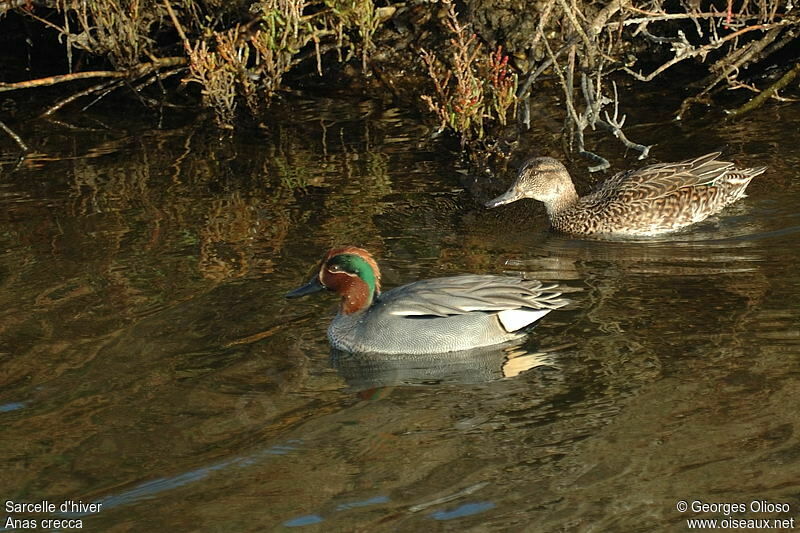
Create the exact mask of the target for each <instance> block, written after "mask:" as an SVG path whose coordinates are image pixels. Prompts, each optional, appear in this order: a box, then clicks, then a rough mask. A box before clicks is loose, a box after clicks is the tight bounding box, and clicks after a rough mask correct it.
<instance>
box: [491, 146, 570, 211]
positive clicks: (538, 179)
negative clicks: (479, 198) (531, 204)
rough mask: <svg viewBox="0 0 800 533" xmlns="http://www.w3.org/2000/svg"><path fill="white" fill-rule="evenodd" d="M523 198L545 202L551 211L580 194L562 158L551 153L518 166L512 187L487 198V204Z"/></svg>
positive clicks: (504, 202)
mask: <svg viewBox="0 0 800 533" xmlns="http://www.w3.org/2000/svg"><path fill="white" fill-rule="evenodd" d="M523 198H533V199H534V200H539V201H540V202H544V204H545V206H547V208H548V211H551V207H556V206H561V205H564V204H567V203H574V202H575V201H577V199H578V195H577V193H576V192H575V186H574V185H573V184H572V179H571V178H570V177H569V172H567V169H566V167H564V165H562V164H561V162H560V161H558V160H557V159H553V158H552V157H534V158H532V159H528V161H526V162H525V164H524V165H522V168H520V169H519V173H518V174H517V179H516V181H514V184H513V185H512V186H511V188H510V189H508V191H506V192H505V193H504V194H502V195H500V196H498V197H497V198H495V199H494V200H490V201H488V202H486V207H488V208H490V209H491V208H493V207H497V206H499V205H504V204H510V203H511V202H516V201H517V200H521V199H523Z"/></svg>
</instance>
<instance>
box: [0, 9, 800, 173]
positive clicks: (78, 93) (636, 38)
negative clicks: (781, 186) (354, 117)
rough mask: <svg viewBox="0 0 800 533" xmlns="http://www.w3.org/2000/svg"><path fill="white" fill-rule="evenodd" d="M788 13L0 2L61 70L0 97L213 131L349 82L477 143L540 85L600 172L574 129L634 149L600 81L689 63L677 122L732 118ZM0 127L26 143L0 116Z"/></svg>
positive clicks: (15, 83) (797, 27)
mask: <svg viewBox="0 0 800 533" xmlns="http://www.w3.org/2000/svg"><path fill="white" fill-rule="evenodd" d="M795 11H796V10H795V8H794V6H793V4H792V3H791V2H786V1H783V0H712V1H708V0H700V1H694V2H681V3H674V2H667V1H665V0H649V1H646V2H644V3H637V4H634V3H633V2H632V0H616V1H613V2H607V1H599V2H588V1H586V2H576V1H575V0H539V1H537V2H526V1H522V0H507V1H502V2H498V1H493V0H467V1H465V2H464V3H460V4H455V3H454V2H453V0H441V1H439V2H433V1H429V0H412V1H410V2H393V1H391V0H387V1H386V2H385V3H384V4H383V5H380V6H378V5H376V4H375V3H374V2H373V0H261V1H247V0H240V1H231V2H224V1H221V0H208V1H205V2H202V1H200V0H181V1H180V2H179V1H176V0H86V1H82V2H77V1H75V0H51V1H41V2H37V1H32V0H6V1H5V2H0V33H5V34H6V35H10V36H11V37H10V39H11V40H12V41H13V42H16V44H17V48H18V49H19V50H22V49H24V48H25V47H26V46H31V47H37V46H43V45H42V43H43V42H46V41H47V40H48V39H49V40H50V41H49V42H50V43H52V42H53V37H54V36H55V37H57V38H58V42H59V44H58V46H59V47H62V48H63V50H64V54H63V56H62V57H63V59H61V58H59V59H58V63H59V64H62V65H63V66H62V67H58V68H59V69H60V70H61V72H59V73H58V74H57V75H52V74H49V73H50V72H52V70H53V68H54V66H53V65H52V64H50V65H47V71H48V75H43V76H35V75H34V73H35V72H36V71H37V65H32V64H30V59H28V62H29V64H28V65H25V66H24V68H18V69H17V71H18V72H24V74H22V75H19V74H17V75H15V74H11V72H12V70H11V69H9V70H8V71H5V70H6V69H5V68H4V65H7V64H8V63H9V61H10V59H4V58H0V92H3V91H19V90H23V89H32V88H35V87H42V86H50V85H56V84H69V85H67V86H68V87H70V91H69V92H68V93H67V96H65V97H62V98H60V99H58V100H56V101H54V102H52V103H51V104H50V106H49V107H48V108H47V109H46V110H45V111H44V114H46V115H48V114H53V113H55V112H56V111H58V110H59V109H61V108H63V107H64V106H67V105H71V104H76V103H79V102H80V103H81V104H83V105H84V106H85V107H88V106H89V105H92V104H93V103H95V102H96V101H99V100H101V99H103V98H104V97H106V96H107V95H109V94H112V93H123V92H126V93H127V94H134V95H135V96H136V98H137V99H139V100H140V101H141V102H142V103H143V104H144V105H147V106H153V107H158V106H174V105H181V106H187V105H188V106H191V105H200V106H203V107H205V108H208V109H211V110H213V112H214V115H215V117H216V121H217V123H218V124H219V126H221V127H225V128H228V127H232V126H233V124H235V123H236V121H237V118H239V117H243V116H251V117H253V118H255V120H257V121H260V120H263V117H264V116H265V111H266V109H267V108H268V106H269V105H270V102H271V101H272V100H273V99H274V98H275V96H276V95H277V94H279V92H280V91H283V90H287V89H289V88H293V87H306V86H307V87H312V88H313V87H315V86H320V85H321V83H320V82H322V83H326V84H328V85H327V87H329V86H330V83H341V82H342V81H343V80H344V81H350V82H352V81H354V80H355V81H358V82H360V83H362V88H363V89H365V90H370V91H373V92H375V91H383V93H384V94H385V93H386V92H391V93H392V95H393V96H394V98H396V99H398V100H400V101H403V102H405V103H410V104H414V105H418V106H420V107H421V108H422V109H423V110H425V111H427V112H430V113H431V114H432V115H433V117H434V118H435V120H437V121H438V123H439V126H440V129H442V130H444V129H446V130H449V131H452V132H454V133H455V134H457V135H458V136H459V137H460V139H461V140H462V144H466V145H470V146H471V147H473V148H475V147H478V146H480V147H482V148H486V147H487V146H491V143H489V142H486V141H487V140H489V139H491V138H492V137H493V136H497V135H498V133H497V132H498V131H499V130H498V129H497V127H500V128H501V129H502V127H503V126H506V125H509V124H512V123H517V124H519V125H520V126H522V127H523V128H529V127H531V120H532V119H531V106H532V100H534V99H536V98H539V97H540V96H541V95H542V94H545V92H546V91H551V90H552V89H555V90H556V91H558V92H559V93H560V94H561V98H560V105H562V106H563V110H564V118H565V132H566V137H565V138H566V140H567V141H568V143H569V146H570V147H572V149H573V150H574V151H576V152H578V153H580V154H582V155H583V156H585V157H586V158H588V159H589V160H591V161H593V163H594V166H593V167H592V169H595V170H597V169H601V168H605V167H606V166H607V165H608V163H607V162H606V161H605V159H604V158H602V157H601V156H599V155H596V154H594V153H592V152H590V151H589V150H588V149H587V148H586V146H585V140H584V133H585V131H586V130H587V128H591V129H596V128H598V127H599V128H601V129H604V130H607V131H608V132H609V133H611V134H612V135H613V136H614V137H616V138H617V139H619V140H620V141H621V142H623V143H624V144H625V145H626V146H627V147H629V148H631V149H634V150H636V151H638V152H640V153H641V157H646V156H647V154H648V150H649V147H648V146H644V145H642V144H637V143H635V142H632V141H630V140H628V138H627V137H626V135H625V133H624V132H623V129H622V128H623V126H624V123H625V115H624V113H623V112H622V111H623V109H624V102H621V101H620V100H621V98H620V91H618V87H617V85H618V84H624V85H626V87H627V88H630V87H634V88H636V87H637V86H639V85H642V84H647V83H649V82H651V81H653V80H656V79H665V78H667V77H668V76H669V74H670V73H671V72H673V71H675V70H676V68H677V67H678V65H679V64H682V65H686V66H691V67H694V68H692V69H684V71H682V72H681V76H682V77H683V79H684V83H683V86H685V87H686V86H688V87H689V88H690V92H689V93H688V94H687V96H686V98H685V99H684V101H683V102H682V104H681V105H680V106H678V107H677V108H676V109H675V110H674V111H675V114H676V116H677V117H681V116H684V115H685V114H687V113H690V112H693V111H694V110H695V109H697V108H698V107H697V104H709V103H715V102H716V103H719V102H720V100H721V99H719V97H720V96H724V97H725V98H724V101H723V102H722V103H723V105H724V106H726V107H734V106H736V105H741V107H740V108H739V109H738V110H736V111H735V112H734V113H733V116H740V115H742V114H743V113H745V112H747V111H750V110H751V109H754V108H757V107H758V106H760V105H763V103H764V101H765V100H767V99H769V98H782V96H781V95H780V93H779V89H781V90H790V91H791V90H792V88H793V86H792V83H791V82H792V81H793V80H794V79H795V77H796V76H797V74H798V69H797V67H796V64H797V61H798V54H799V52H798V33H800V17H798V16H797V14H796V13H795ZM26 19H27V21H26ZM20 21H26V22H24V23H21V22H20ZM30 21H32V22H33V23H34V24H31V23H30ZM32 26H33V27H34V28H38V32H36V31H34V32H32V31H31V29H30V28H31V27H32ZM6 39H9V37H6ZM26 42H27V43H30V44H29V45H26V44H24V43H26ZM51 46H52V44H51ZM29 55H30V54H29ZM14 57H15V58H16V61H20V60H22V59H21V58H24V57H25V56H24V54H15V56H14ZM51 63H52V60H51ZM38 67H39V68H40V69H41V67H42V65H38ZM25 76H28V79H20V77H25ZM687 76H690V77H691V79H688V78H687ZM192 87H196V88H197V89H198V90H197V91H193V90H192ZM731 90H733V91H736V92H738V93H744V94H747V95H748V96H747V97H745V98H738V99H736V98H731V97H730V96H728V95H729V94H730V91H731ZM192 94H196V95H197V99H196V101H194V102H193V101H192ZM85 107H84V108H85ZM0 129H3V130H4V131H6V132H7V133H8V134H9V135H10V136H12V137H13V138H15V140H16V141H17V142H18V144H20V146H21V147H24V148H27V147H26V145H25V144H24V142H23V140H22V139H20V138H19V137H18V136H16V135H15V134H14V132H13V130H12V129H11V128H10V127H9V126H8V125H7V124H5V123H4V122H2V120H1V119H0ZM478 141H480V143H478Z"/></svg>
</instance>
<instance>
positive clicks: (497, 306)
mask: <svg viewBox="0 0 800 533" xmlns="http://www.w3.org/2000/svg"><path fill="white" fill-rule="evenodd" d="M380 279H381V275H380V270H379V269H378V264H377V263H376V262H375V259H373V257H372V256H371V255H370V254H369V252H367V251H366V250H363V249H361V248H356V247H354V246H347V247H344V248H334V249H332V250H330V251H328V253H327V254H325V257H324V258H323V259H322V262H321V263H320V266H319V269H318V270H317V271H316V272H315V274H314V277H313V278H311V281H309V282H308V283H307V284H306V285H304V286H302V287H299V288H297V289H295V290H293V291H291V292H289V293H288V294H286V298H297V297H300V296H304V295H306V294H310V293H313V292H317V291H321V290H322V289H328V290H329V291H333V292H336V293H338V294H339V296H341V305H340V306H339V313H338V314H337V315H336V317H335V318H334V319H333V321H332V322H331V325H330V327H329V328H328V339H329V340H330V343H331V345H332V346H333V347H334V348H336V349H339V350H344V351H347V352H354V353H365V352H371V353H383V354H434V353H445V352H453V351H460V350H469V349H472V348H479V347H483V346H491V345H494V344H500V343H504V342H507V341H510V340H514V339H518V338H520V337H522V336H524V335H525V329H526V328H528V327H529V326H531V325H532V324H533V323H534V322H536V321H537V320H539V319H540V318H542V317H543V316H544V315H546V314H547V313H549V312H550V311H552V310H553V309H558V308H559V307H562V306H564V305H566V304H567V303H568V300H566V299H564V298H560V296H561V292H559V290H558V286H557V285H555V284H553V285H544V284H542V283H541V282H540V281H535V280H526V279H522V278H514V277H509V276H494V275H476V274H467V275H462V276H452V277H445V278H435V279H427V280H422V281H417V282H414V283H409V284H408V285H403V286H401V287H396V288H394V289H392V290H389V291H386V292H381V284H380Z"/></svg>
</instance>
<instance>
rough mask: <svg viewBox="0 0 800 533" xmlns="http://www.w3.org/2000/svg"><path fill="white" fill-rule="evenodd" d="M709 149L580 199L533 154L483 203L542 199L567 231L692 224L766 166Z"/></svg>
mask: <svg viewBox="0 0 800 533" xmlns="http://www.w3.org/2000/svg"><path fill="white" fill-rule="evenodd" d="M719 156H720V152H714V153H711V154H706V155H704V156H701V157H698V158H696V159H689V160H687V161H681V162H678V163H661V164H658V165H651V166H648V167H644V168H640V169H638V170H628V171H626V172H620V173H619V174H617V175H616V176H613V177H611V178H609V179H608V180H606V181H605V182H603V183H602V184H600V185H599V186H598V187H597V189H596V190H595V191H594V192H593V193H591V194H588V195H586V196H584V197H578V194H577V193H576V192H575V186H574V185H573V184H572V179H571V178H570V176H569V173H568V172H567V169H566V168H564V165H562V164H561V163H560V162H558V161H557V160H555V159H553V158H551V157H535V158H533V159H530V160H528V161H527V162H526V163H525V164H524V165H522V168H521V169H520V171H519V174H518V176H517V180H516V181H515V182H514V185H512V186H511V188H510V189H509V190H508V191H507V192H506V193H505V194H503V195H502V196H499V197H497V198H495V199H494V200H491V201H489V202H487V203H486V207H489V208H492V207H497V206H498V205H503V204H507V203H511V202H514V201H516V200H520V199H522V198H533V199H534V200H539V201H540V202H543V203H544V205H545V208H546V209H547V217H548V218H549V219H550V224H551V226H552V227H553V228H554V229H556V230H558V231H562V232H564V233H570V234H572V235H598V234H607V235H608V234H610V235H631V236H634V235H655V234H658V233H664V232H668V231H674V230H677V229H679V228H682V227H684V226H688V225H690V224H694V223H695V222H700V221H701V220H704V219H706V218H707V217H708V216H710V215H713V214H714V213H717V212H718V211H720V210H721V209H722V208H724V207H725V206H727V205H730V204H732V203H733V202H735V201H736V200H738V199H739V198H743V197H744V196H745V194H744V190H745V188H746V187H747V185H748V184H749V183H750V180H752V179H753V178H754V177H756V176H758V175H759V174H762V173H763V172H764V171H765V170H766V169H767V167H758V168H745V169H741V170H740V169H737V168H734V166H733V163H729V162H727V161H717V158H718V157H719Z"/></svg>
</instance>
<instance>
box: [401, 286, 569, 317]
mask: <svg viewBox="0 0 800 533" xmlns="http://www.w3.org/2000/svg"><path fill="white" fill-rule="evenodd" d="M431 281H436V280H431ZM415 285H423V286H420V287H415ZM424 285H427V286H424ZM457 285H460V286H457ZM404 289H407V290H404V291H402V293H399V294H397V295H393V297H392V298H390V299H389V301H388V302H387V304H388V306H389V309H387V310H388V311H389V312H390V313H391V314H393V315H399V316H440V317H444V316H452V315H463V314H466V313H471V312H475V311H485V312H493V311H507V310H514V309H530V310H540V309H548V310H550V309H557V308H559V307H562V306H564V305H566V304H567V303H568V301H567V300H566V299H562V298H559V296H561V293H560V292H557V291H555V289H556V285H549V286H544V285H542V283H541V282H538V281H531V280H519V281H517V280H511V281H508V280H505V279H503V278H499V279H498V278H493V279H491V278H490V279H488V280H486V279H474V280H472V281H471V282H469V283H463V284H462V283H456V284H453V283H449V282H448V280H443V283H442V284H441V285H440V284H428V283H425V284H422V283H420V284H414V285H412V286H410V287H404Z"/></svg>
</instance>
